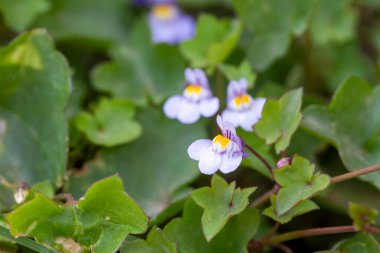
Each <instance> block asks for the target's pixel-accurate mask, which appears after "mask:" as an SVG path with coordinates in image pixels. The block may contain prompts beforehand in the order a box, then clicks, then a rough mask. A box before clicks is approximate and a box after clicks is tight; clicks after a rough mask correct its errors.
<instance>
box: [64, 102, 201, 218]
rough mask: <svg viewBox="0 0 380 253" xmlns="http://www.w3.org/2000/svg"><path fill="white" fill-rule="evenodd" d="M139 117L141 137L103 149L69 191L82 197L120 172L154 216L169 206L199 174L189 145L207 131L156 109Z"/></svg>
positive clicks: (145, 207)
mask: <svg viewBox="0 0 380 253" xmlns="http://www.w3.org/2000/svg"><path fill="white" fill-rule="evenodd" d="M137 119H138V121H139V122H140V123H141V125H142V127H143V129H144V132H143V134H142V135H141V137H140V138H138V139H137V140H136V141H134V142H133V143H131V144H127V145H120V146H118V147H114V148H110V149H103V150H102V151H101V152H100V154H99V156H98V159H97V160H95V161H93V162H92V163H91V164H89V165H88V166H89V168H90V170H89V171H88V173H82V174H81V175H78V176H76V177H72V178H71V181H70V187H69V188H68V191H69V192H73V193H74V195H76V196H78V197H79V196H80V195H81V194H83V193H84V191H85V190H86V189H87V187H88V186H89V185H90V184H91V183H92V182H94V181H95V180H99V179H100V178H102V177H105V176H109V175H111V174H114V173H119V175H120V176H121V178H123V180H124V182H125V183H126V185H125V188H126V191H127V192H128V194H130V195H131V196H132V197H133V198H134V199H135V200H136V201H137V203H139V205H140V206H141V207H142V208H143V209H144V210H145V212H146V213H147V214H148V215H149V216H150V217H152V218H154V217H155V216H156V215H157V214H159V213H160V212H161V211H162V210H164V209H165V207H167V206H168V205H170V203H171V202H172V201H173V197H174V196H173V195H174V192H175V191H176V190H177V188H179V187H180V186H182V185H183V184H185V183H187V182H189V181H190V180H192V179H193V178H194V177H196V176H197V175H198V174H199V172H198V168H197V167H196V166H194V163H193V162H192V161H191V160H190V159H189V158H188V155H187V153H186V147H187V146H188V145H189V144H190V143H191V142H192V141H194V140H195V139H197V138H202V137H204V136H205V135H206V133H205V131H204V129H203V127H202V126H200V125H192V126H184V125H181V124H180V123H178V122H176V121H173V120H169V119H165V118H163V116H162V115H161V114H159V113H158V112H157V111H154V110H153V109H150V110H149V111H148V110H145V111H142V112H141V113H140V114H138V115H137ZM168 129H170V131H168Z"/></svg>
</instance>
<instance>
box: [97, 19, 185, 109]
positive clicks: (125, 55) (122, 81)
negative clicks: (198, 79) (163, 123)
mask: <svg viewBox="0 0 380 253" xmlns="http://www.w3.org/2000/svg"><path fill="white" fill-rule="evenodd" d="M111 58H112V59H113V61H111V62H109V63H102V64H100V65H98V66H97V67H96V68H95V69H94V70H93V72H92V80H93V84H94V86H95V88H96V89H98V90H100V91H105V92H109V93H111V95H112V96H113V97H117V98H126V99H129V100H131V101H133V102H134V103H136V104H138V105H146V104H147V102H148V98H147V95H148V96H149V97H150V98H151V99H152V100H153V101H154V102H155V103H161V102H162V101H163V99H164V98H166V97H167V96H169V95H172V94H175V93H179V92H180V91H181V88H182V87H183V85H184V84H185V83H184V82H185V78H184V70H185V67H186V65H185V61H184V60H183V58H182V56H181V55H180V54H179V50H178V49H177V48H175V47H174V46H169V45H166V44H159V45H154V46H153V45H152V42H151V41H150V35H149V29H148V26H147V24H146V22H144V21H142V20H141V21H139V23H138V24H137V25H136V27H135V28H134V30H133V31H132V34H131V40H130V41H129V43H128V44H126V45H123V46H116V47H113V48H112V49H111Z"/></svg>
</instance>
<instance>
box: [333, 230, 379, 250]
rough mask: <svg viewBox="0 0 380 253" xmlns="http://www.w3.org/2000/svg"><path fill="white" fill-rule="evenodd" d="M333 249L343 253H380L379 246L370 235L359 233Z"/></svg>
mask: <svg viewBox="0 0 380 253" xmlns="http://www.w3.org/2000/svg"><path fill="white" fill-rule="evenodd" d="M334 249H337V250H340V251H343V252H345V253H359V252H360V253H375V252H380V244H379V243H378V242H377V241H376V239H375V238H373V236H372V235H371V234H368V233H359V234H357V235H356V236H354V237H352V238H350V239H347V240H344V241H343V242H340V243H339V244H338V245H336V246H334Z"/></svg>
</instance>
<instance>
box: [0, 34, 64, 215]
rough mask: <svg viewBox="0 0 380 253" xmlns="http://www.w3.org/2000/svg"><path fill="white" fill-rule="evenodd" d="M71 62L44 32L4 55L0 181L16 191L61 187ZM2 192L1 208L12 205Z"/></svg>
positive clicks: (25, 37)
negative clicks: (45, 185) (38, 185)
mask: <svg viewBox="0 0 380 253" xmlns="http://www.w3.org/2000/svg"><path fill="white" fill-rule="evenodd" d="M69 73H70V72H69V68H68V65H67V62H66V61H65V59H64V58H63V57H62V55H61V54H59V53H58V52H57V51H55V49H54V47H53V43H52V41H51V39H50V37H49V36H48V35H47V34H46V32H45V31H44V30H34V31H32V32H29V33H25V34H22V35H21V36H19V37H18V38H17V39H15V40H14V41H13V42H11V43H10V44H9V45H8V46H6V47H3V48H1V49H0V90H1V92H0V125H1V127H0V128H1V130H0V177H4V178H5V179H6V180H7V181H9V182H10V183H14V184H15V185H18V184H19V183H21V182H26V183H27V184H28V185H33V184H35V183H37V182H40V181H43V180H47V179H48V180H50V181H51V183H52V184H53V185H61V184H62V181H63V176H64V171H65V168H66V159H67V128H66V121H65V115H64V109H65V107H66V104H67V102H68V98H69V94H70V77H69ZM0 191H2V192H3V193H2V196H3V197H2V198H1V202H0V203H1V204H0V206H1V208H4V207H9V205H10V204H11V203H12V202H13V192H11V191H9V190H5V188H4V187H3V185H1V186H0Z"/></svg>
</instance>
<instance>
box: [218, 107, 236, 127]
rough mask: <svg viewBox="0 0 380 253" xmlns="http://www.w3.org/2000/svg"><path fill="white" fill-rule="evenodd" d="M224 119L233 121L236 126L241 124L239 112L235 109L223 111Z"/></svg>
mask: <svg viewBox="0 0 380 253" xmlns="http://www.w3.org/2000/svg"><path fill="white" fill-rule="evenodd" d="M222 119H223V121H229V122H231V123H232V124H233V125H234V127H237V126H239V113H238V112H237V111H235V110H231V109H228V108H227V109H225V110H224V111H223V113H222Z"/></svg>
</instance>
